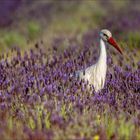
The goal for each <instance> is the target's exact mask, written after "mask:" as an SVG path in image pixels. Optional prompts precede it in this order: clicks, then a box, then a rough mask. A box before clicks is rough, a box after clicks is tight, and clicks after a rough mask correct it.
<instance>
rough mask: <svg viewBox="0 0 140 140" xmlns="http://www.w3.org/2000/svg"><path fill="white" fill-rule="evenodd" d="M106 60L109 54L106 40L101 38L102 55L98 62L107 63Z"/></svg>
mask: <svg viewBox="0 0 140 140" xmlns="http://www.w3.org/2000/svg"><path fill="white" fill-rule="evenodd" d="M106 62H107V55H106V47H105V42H104V41H103V40H102V39H100V56H99V59H98V63H104V64H106Z"/></svg>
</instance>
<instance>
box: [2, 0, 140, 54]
mask: <svg viewBox="0 0 140 140" xmlns="http://www.w3.org/2000/svg"><path fill="white" fill-rule="evenodd" d="M102 28H108V29H109V30H111V31H112V33H113V35H114V36H115V38H116V39H117V40H118V41H119V43H120V44H124V43H125V44H126V45H125V46H126V47H127V46H128V47H127V48H136V49H137V50H138V51H139V50H140V49H139V48H140V2H139V1H138V0H105V1H104V0H97V1H96V0H30V1H29V0H1V1H0V50H1V52H5V51H7V50H8V49H9V48H12V47H14V46H18V47H20V48H21V49H23V50H25V49H29V48H31V47H33V46H34V44H35V43H36V42H40V41H41V42H43V43H44V46H45V47H46V48H50V49H51V48H52V46H55V44H57V46H60V47H61V48H65V47H66V46H68V44H69V42H74V40H76V41H78V42H82V43H84V42H85V43H89V45H90V42H91V43H92V41H94V40H95V41H94V42H97V39H98V32H99V31H100V29H102ZM85 40H86V41H85ZM97 43H98V42H97Z"/></svg>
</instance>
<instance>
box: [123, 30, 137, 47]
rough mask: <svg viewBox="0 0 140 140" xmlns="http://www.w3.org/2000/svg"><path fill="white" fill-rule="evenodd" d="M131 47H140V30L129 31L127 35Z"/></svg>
mask: <svg viewBox="0 0 140 140" xmlns="http://www.w3.org/2000/svg"><path fill="white" fill-rule="evenodd" d="M126 39H127V41H128V44H129V47H130V48H134V47H139V45H140V33H139V32H129V33H128V35H127V37H126Z"/></svg>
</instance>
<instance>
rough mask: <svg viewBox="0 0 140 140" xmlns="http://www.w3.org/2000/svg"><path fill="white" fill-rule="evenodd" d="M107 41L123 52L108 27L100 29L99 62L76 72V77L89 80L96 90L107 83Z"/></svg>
mask: <svg viewBox="0 0 140 140" xmlns="http://www.w3.org/2000/svg"><path fill="white" fill-rule="evenodd" d="M106 42H108V43H109V44H111V45H112V46H113V47H115V48H116V49H117V50H118V51H119V52H120V53H121V54H122V51H121V49H120V47H119V46H118V45H117V43H116V41H115V40H114V39H113V37H112V34H111V32H110V31H109V30H107V29H102V30H101V31H100V56H99V58H98V61H97V63H96V64H94V65H92V66H90V67H88V68H86V69H85V70H80V71H77V72H75V76H76V77H78V78H80V79H84V80H85V81H88V82H89V84H90V85H93V86H94V89H95V91H96V92H97V91H99V90H101V89H103V87H104V83H105V78H106V72H107V54H106V46H105V43H106Z"/></svg>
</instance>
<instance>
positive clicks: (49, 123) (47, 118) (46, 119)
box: [45, 112, 51, 129]
mask: <svg viewBox="0 0 140 140" xmlns="http://www.w3.org/2000/svg"><path fill="white" fill-rule="evenodd" d="M45 126H46V129H49V128H50V127H51V122H50V112H47V114H46V116H45Z"/></svg>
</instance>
